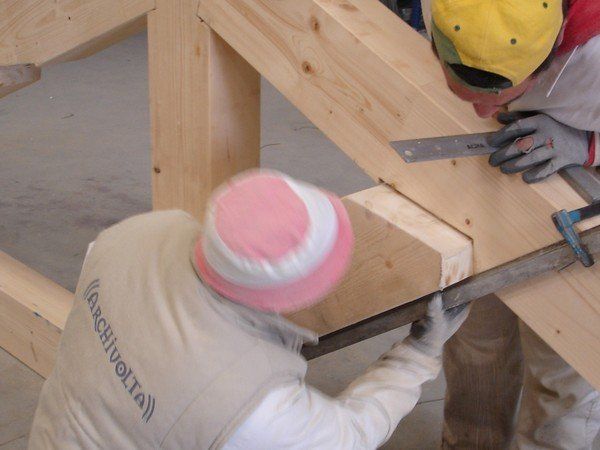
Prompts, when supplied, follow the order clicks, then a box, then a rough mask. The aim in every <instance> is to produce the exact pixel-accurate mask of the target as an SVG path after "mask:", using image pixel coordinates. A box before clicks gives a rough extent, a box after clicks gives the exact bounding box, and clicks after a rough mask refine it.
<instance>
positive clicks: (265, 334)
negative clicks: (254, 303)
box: [190, 250, 319, 353]
mask: <svg viewBox="0 0 600 450" xmlns="http://www.w3.org/2000/svg"><path fill="white" fill-rule="evenodd" d="M190 260H191V263H192V267H193V268H194V272H195V273H196V276H197V277H198V280H199V281H200V284H201V285H202V288H203V289H205V290H206V291H207V292H208V293H209V294H210V296H211V297H212V299H213V300H214V302H213V304H212V306H213V307H215V309H217V310H218V312H220V313H222V315H223V316H224V317H225V318H226V319H227V320H229V321H234V322H235V323H236V325H238V326H239V327H241V328H244V329H245V330H246V332H248V333H249V334H252V335H254V336H258V337H259V338H261V339H264V340H266V341H269V342H272V343H274V344H276V345H279V346H282V347H284V348H286V349H288V350H291V351H293V352H295V353H299V352H300V350H301V348H302V345H304V344H309V345H316V344H317V343H318V342H319V337H318V334H317V333H315V332H314V331H312V330H309V329H307V328H303V327H301V326H298V325H296V324H294V323H292V322H290V321H289V320H287V319H285V318H284V317H282V316H281V315H280V314H277V313H269V312H264V311H258V310H255V309H252V308H249V307H247V306H244V305H241V304H239V303H235V302H233V301H231V300H229V299H227V298H225V297H223V296H222V295H221V294H219V293H218V292H216V291H214V290H213V289H212V288H211V287H210V286H209V285H208V284H207V283H205V282H204V280H203V279H202V277H201V276H200V272H199V271H198V268H197V267H196V261H195V258H194V255H193V250H192V255H191V258H190Z"/></svg>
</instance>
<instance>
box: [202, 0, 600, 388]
mask: <svg viewBox="0 0 600 450" xmlns="http://www.w3.org/2000/svg"><path fill="white" fill-rule="evenodd" d="M198 16H199V17H201V18H202V19H203V20H204V21H205V22H206V23H207V24H208V25H209V26H210V27H211V28H212V29H214V30H215V31H216V32H217V33H219V34H220V35H221V36H222V37H223V38H224V39H225V40H226V41H227V42H228V43H229V44H230V45H231V46H232V47H233V48H234V49H235V50H236V51H237V52H238V53H240V54H241V55H242V56H243V57H244V58H245V59H246V60H247V61H248V62H249V63H250V64H252V66H254V68H255V69H256V70H258V71H259V72H260V73H261V74H262V75H263V76H265V78H267V79H268V80H269V81H270V82H271V83H272V84H273V85H274V86H275V87H276V88H277V89H278V90H279V91H280V92H281V93H282V94H284V95H285V96H286V97H287V98H288V100H290V101H291V102H292V103H293V104H294V105H295V106H296V107H297V108H298V109H299V110H300V111H302V112H303V113H304V114H305V115H306V116H307V117H308V118H309V119H310V120H311V121H312V122H313V123H314V124H315V125H316V126H317V127H318V128H319V129H320V130H321V131H323V132H324V133H325V134H326V135H327V136H328V137H329V138H330V139H331V140H332V141H333V142H334V143H336V144H337V145H338V146H339V147H340V149H341V150H343V151H344V152H345V153H346V154H348V155H349V156H350V157H351V158H352V159H353V160H354V161H355V162H356V163H357V164H358V165H359V166H360V167H361V168H363V169H364V170H365V171H366V172H367V173H368V174H369V175H370V176H371V177H372V178H374V179H376V180H380V181H383V182H385V183H387V184H389V185H390V186H392V187H393V188H394V189H395V190H397V191H398V192H400V193H402V194H403V195H404V196H406V197H407V198H408V199H410V200H412V201H413V202H415V203H416V204H417V205H419V206H420V207H422V208H423V209H425V210H426V211H428V212H429V213H431V214H432V215H434V216H435V217H437V218H439V219H440V220H442V221H443V222H444V223H446V224H448V225H450V226H452V227H453V228H455V229H456V230H458V231H460V232H462V233H463V234H465V235H466V236H468V237H470V238H471V239H472V240H473V251H474V272H475V273H480V272H483V271H485V270H488V269H491V268H493V267H496V266H498V265H500V264H503V263H506V262H509V261H512V260H515V259H517V258H518V257H520V256H523V255H525V254H528V253H531V252H533V251H536V250H539V249H541V248H544V247H547V246H549V245H551V244H553V243H555V242H557V241H559V240H560V239H561V236H560V235H559V234H558V233H557V232H556V230H555V228H554V226H553V224H552V221H551V220H550V215H551V214H552V213H553V212H555V211H556V210H558V209H563V208H564V209H575V208H578V207H581V206H583V205H584V201H583V199H581V198H580V197H579V196H578V195H577V194H576V193H575V191H573V190H572V189H571V188H570V187H569V186H568V185H567V183H566V182H564V181H563V180H562V179H561V178H560V177H558V176H555V177H552V178H551V179H550V180H547V181H545V182H543V183H540V184H537V185H534V186H529V185H526V184H524V183H523V182H522V181H521V179H520V177H518V176H512V177H511V176H506V175H503V174H501V173H500V172H499V171H498V170H497V169H493V168H491V167H489V166H488V164H487V161H486V158H485V157H478V158H468V159H460V160H452V161H434V162H426V163H420V164H413V165H410V166H409V165H407V164H405V163H404V162H403V161H402V160H401V158H400V157H399V156H398V155H397V154H395V153H394V151H393V150H392V149H391V147H390V146H389V142H390V141H393V140H402V139H417V138H420V137H432V136H447V135H453V134H461V133H469V132H482V131H490V130H493V129H495V128H496V127H497V125H496V124H495V123H493V122H492V121H484V120H481V119H479V118H477V117H475V115H474V113H473V111H472V110H471V108H470V105H468V104H466V103H463V102H461V101H460V100H458V99H457V98H455V97H454V96H453V94H452V93H451V92H450V91H449V89H447V87H446V86H445V81H444V78H443V74H442V72H441V70H440V68H439V64H438V62H437V61H436V60H435V57H434V56H433V54H432V52H431V49H430V44H429V43H428V42H427V41H426V40H425V39H423V38H422V37H421V36H419V35H418V34H417V33H416V32H414V31H413V30H412V29H410V28H409V27H408V26H407V25H406V24H404V23H403V22H402V21H401V20H399V19H398V18H397V17H396V16H395V15H394V14H392V13H391V12H390V11H388V10H387V9H386V8H385V7H384V6H382V5H381V4H380V3H379V2H377V1H374V0H280V1H277V2H269V1H265V0H202V1H201V2H200V4H199V9H198ZM598 223H599V221H598V220H595V221H590V223H588V224H586V226H587V227H591V226H594V225H597V224H598ZM583 270H584V269H578V268H573V269H572V270H563V271H561V272H560V273H553V274H551V275H548V279H552V283H548V284H544V283H542V282H539V281H536V282H532V283H531V284H528V283H524V284H523V285H521V286H519V287H518V288H513V289H510V290H508V291H506V292H501V293H500V298H502V299H503V300H505V301H506V302H507V304H509V306H511V307H512V308H513V309H514V310H515V311H516V312H517V314H519V315H521V317H522V318H523V319H524V320H525V321H526V322H527V323H528V324H529V325H530V326H531V327H532V328H533V329H534V330H535V331H536V332H538V334H539V335H540V336H541V337H542V338H543V339H544V340H545V341H546V342H547V343H549V344H550V345H551V346H552V347H553V348H554V349H555V350H556V351H557V352H558V353H559V354H561V356H563V358H565V359H566V360H567V361H569V362H570V363H571V364H572V365H573V366H574V367H575V369H577V370H578V371H579V372H580V373H582V374H583V375H584V376H588V380H590V381H592V380H591V379H590V374H593V373H594V370H595V368H597V367H598V364H599V363H598V361H599V359H600V355H598V351H597V349H598V348H600V336H598V331H597V330H600V294H599V293H600V279H598V277H597V271H598V268H597V267H595V268H593V269H591V271H590V272H586V273H585V275H584V274H583V272H582V271H583ZM582 283H586V284H585V285H582ZM563 296H568V297H569V298H570V300H569V304H570V305H571V307H572V310H571V311H570V313H569V314H568V315H566V314H559V313H557V311H560V308H561V304H560V298H562V297H563ZM542 299H549V300H548V302H550V303H549V305H552V307H550V306H549V305H546V304H545V303H544V301H543V300H542ZM547 307H549V308H550V309H549V310H550V311H554V313H553V314H548V312H549V311H548V310H547ZM577 318H581V319H579V320H578V319H577ZM557 330H560V333H558V332H557ZM564 330H568V332H565V331H564ZM582 343H586V344H585V345H582ZM584 348H585V350H586V351H584ZM592 360H593V361H592ZM596 373H597V370H596ZM599 385H600V383H599V382H598V380H596V386H599Z"/></svg>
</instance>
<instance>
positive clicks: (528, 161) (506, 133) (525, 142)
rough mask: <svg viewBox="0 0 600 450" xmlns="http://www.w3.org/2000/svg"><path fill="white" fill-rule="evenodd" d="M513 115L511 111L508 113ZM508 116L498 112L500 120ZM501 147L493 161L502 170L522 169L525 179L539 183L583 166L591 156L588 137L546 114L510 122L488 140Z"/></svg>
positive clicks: (584, 132)
mask: <svg viewBox="0 0 600 450" xmlns="http://www.w3.org/2000/svg"><path fill="white" fill-rule="evenodd" d="M509 114H510V113H509ZM505 117H515V115H514V114H512V115H511V116H507V115H504V116H503V115H501V114H500V115H499V117H498V120H499V121H500V122H506V121H505V120H503V119H504V118H505ZM488 143H489V144H490V145H491V146H492V147H497V148H498V149H499V150H497V151H496V152H494V153H492V155H491V156H490V164H491V165H492V166H494V167H498V166H500V170H501V171H502V172H503V173H517V172H523V171H525V173H524V174H523V181H525V182H526V183H537V182H538V181H541V180H543V179H544V178H547V177H549V176H550V175H552V174H553V173H556V172H558V171H559V170H560V169H563V168H565V167H571V166H583V165H585V164H586V162H587V161H588V159H589V136H588V133H587V132H586V131H581V130H577V129H575V128H572V127H570V126H568V125H564V124H562V123H560V122H557V121H556V120H554V119H553V118H552V117H550V116H547V115H545V114H537V115H535V116H531V117H527V118H524V119H517V120H514V121H512V122H510V123H509V124H508V125H506V126H505V127H504V128H502V129H501V130H500V131H498V132H496V133H494V134H493V135H492V136H491V137H490V138H489V140H488Z"/></svg>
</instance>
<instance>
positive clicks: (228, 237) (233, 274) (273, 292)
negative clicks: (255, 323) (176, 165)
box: [194, 170, 354, 312]
mask: <svg viewBox="0 0 600 450" xmlns="http://www.w3.org/2000/svg"><path fill="white" fill-rule="evenodd" d="M353 243H354V236H353V233H352V226H351V224H350V220H349V218H348V214H347V212H346V209H345V208H344V205H343V204H342V202H341V200H340V199H339V198H338V197H336V196H335V195H333V194H330V193H328V192H324V191H321V190H319V189H317V188H316V187H314V186H311V185H309V184H306V183H302V182H300V181H296V180H293V179H291V178H289V177H287V176H285V175H283V174H281V173H279V172H274V171H265V170H261V171H259V170H252V171H248V172H245V173H243V174H241V175H238V176H236V177H234V178H232V179H231V180H229V181H228V182H226V183H224V184H223V185H222V186H220V187H219V188H218V189H217V190H216V191H215V192H214V193H213V195H212V197H211V200H210V202H209V206H208V210H207V214H206V221H205V226H204V231H203V234H202V237H201V238H200V239H199V240H198V242H197V244H196V247H195V249H194V252H195V253H194V254H195V262H196V266H197V269H198V273H199V275H200V276H201V277H202V279H203V280H204V282H206V283H207V284H208V285H209V286H210V287H211V288H212V289H214V290H215V291H216V292H218V293H219V294H221V295H223V296H224V297H226V298H228V299H230V300H232V301H235V302H237V303H241V304H243V305H246V306H249V307H252V308H255V309H258V310H262V311H272V312H292V311H298V310H300V309H303V308H305V307H307V306H309V305H311V304H313V303H317V302H318V301H320V300H321V299H322V298H323V297H324V296H325V295H327V294H328V293H329V292H330V291H331V290H333V288H334V287H335V285H336V284H337V283H338V282H339V281H340V280H341V278H342V276H343V275H344V273H345V272H346V270H347V268H348V266H349V263H350V260H351V256H352V247H353Z"/></svg>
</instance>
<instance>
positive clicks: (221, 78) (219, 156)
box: [148, 0, 260, 218]
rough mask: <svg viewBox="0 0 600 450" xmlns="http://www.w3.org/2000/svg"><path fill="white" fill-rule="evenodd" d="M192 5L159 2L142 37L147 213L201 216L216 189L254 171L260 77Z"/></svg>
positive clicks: (182, 1)
mask: <svg viewBox="0 0 600 450" xmlns="http://www.w3.org/2000/svg"><path fill="white" fill-rule="evenodd" d="M196 5H197V1H194V0H177V1H170V0H164V1H159V2H158V5H157V6H158V7H157V9H156V10H155V11H152V12H151V13H150V14H149V15H148V38H149V66H150V69H149V75H150V106H151V117H152V138H153V164H154V167H153V198H154V208H155V209H164V208H181V209H184V210H186V211H188V212H190V213H192V214H193V215H194V216H196V217H197V218H201V217H202V214H203V212H204V207H205V203H206V200H207V198H208V196H209V195H210V193H211V191H212V190H213V189H214V188H215V187H216V186H218V185H219V184H221V183H222V182H223V181H224V180H226V179H227V178H229V177H230V176H232V175H234V174H235V173H237V172H239V171H242V170H245V169H248V168H251V167H256V166H258V165H259V155H260V151H259V148H260V76H259V74H258V73H257V72H256V71H255V70H254V69H253V68H252V67H251V66H250V65H249V64H248V63H246V61H245V60H244V59H242V58H241V57H240V56H239V55H238V54H237V53H236V52H235V51H234V50H233V49H232V48H231V47H230V46H229V45H227V43H225V41H223V40H222V39H221V38H220V37H218V36H217V35H216V34H215V33H214V32H213V31H212V30H210V29H209V28H208V27H207V26H206V24H204V23H202V22H201V20H200V19H198V17H196V15H195V8H196Z"/></svg>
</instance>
